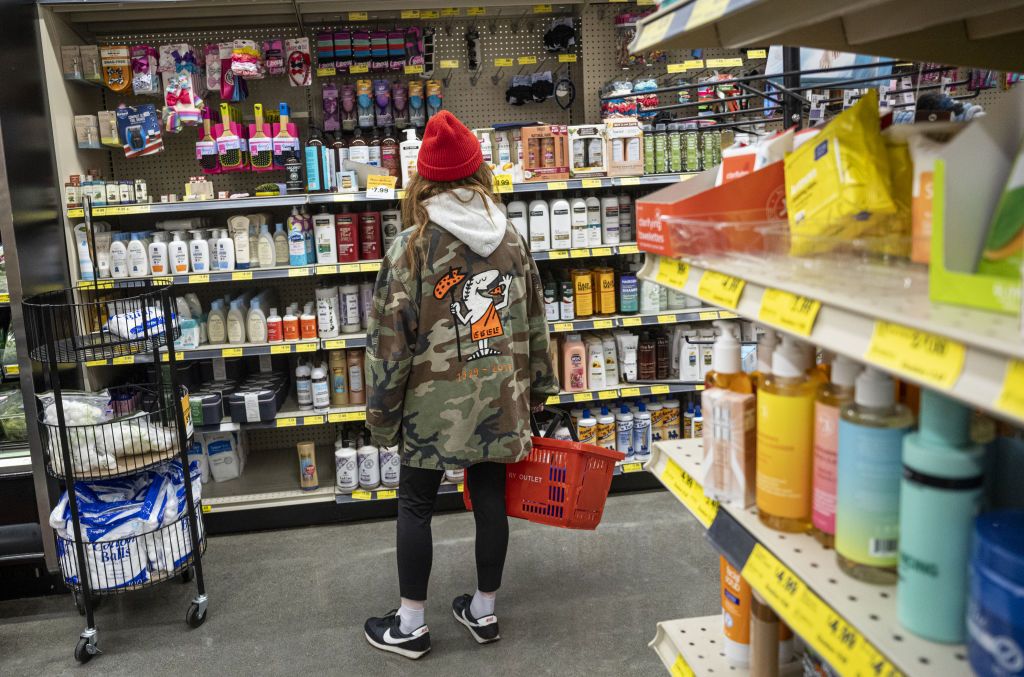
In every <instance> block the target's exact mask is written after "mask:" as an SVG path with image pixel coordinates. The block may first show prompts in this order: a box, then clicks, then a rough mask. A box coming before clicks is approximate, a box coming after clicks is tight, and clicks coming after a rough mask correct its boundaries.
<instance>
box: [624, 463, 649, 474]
mask: <svg viewBox="0 0 1024 677" xmlns="http://www.w3.org/2000/svg"><path fill="white" fill-rule="evenodd" d="M643 469H644V464H643V463H623V464H622V472H640V471H641V470H643Z"/></svg>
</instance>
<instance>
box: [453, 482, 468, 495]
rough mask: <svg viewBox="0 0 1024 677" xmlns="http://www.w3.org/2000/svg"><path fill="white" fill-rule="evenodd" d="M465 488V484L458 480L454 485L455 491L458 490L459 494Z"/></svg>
mask: <svg viewBox="0 0 1024 677" xmlns="http://www.w3.org/2000/svg"><path fill="white" fill-rule="evenodd" d="M465 490H466V486H465V485H464V484H463V483H462V482H459V483H458V484H457V485H456V486H455V491H457V492H459V493H460V494H461V493H462V492H463V491H465Z"/></svg>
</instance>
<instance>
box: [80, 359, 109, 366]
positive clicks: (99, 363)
mask: <svg viewBox="0 0 1024 677" xmlns="http://www.w3.org/2000/svg"><path fill="white" fill-rule="evenodd" d="M106 364H107V361H106V360H88V361H86V363H85V366H86V367H102V366H104V365H106Z"/></svg>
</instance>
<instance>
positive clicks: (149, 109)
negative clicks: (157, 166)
mask: <svg viewBox="0 0 1024 677" xmlns="http://www.w3.org/2000/svg"><path fill="white" fill-rule="evenodd" d="M115 114H116V115H117V135H118V138H119V139H121V143H122V146H123V148H124V156H125V157H126V158H136V157H143V156H145V155H155V154H157V153H162V152H163V150H164V139H163V136H162V134H161V132H160V115H159V114H158V113H157V112H156V106H154V105H153V104H151V103H146V104H143V105H141V106H123V105H122V106H120V107H118V109H117V110H116V111H115Z"/></svg>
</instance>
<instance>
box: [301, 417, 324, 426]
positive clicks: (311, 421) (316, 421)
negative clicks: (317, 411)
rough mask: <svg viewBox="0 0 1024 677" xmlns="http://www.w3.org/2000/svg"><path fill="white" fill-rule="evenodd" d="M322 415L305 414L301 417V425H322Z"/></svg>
mask: <svg viewBox="0 0 1024 677" xmlns="http://www.w3.org/2000/svg"><path fill="white" fill-rule="evenodd" d="M323 423H324V417H323V416H307V417H305V418H304V419H302V425H323Z"/></svg>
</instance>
